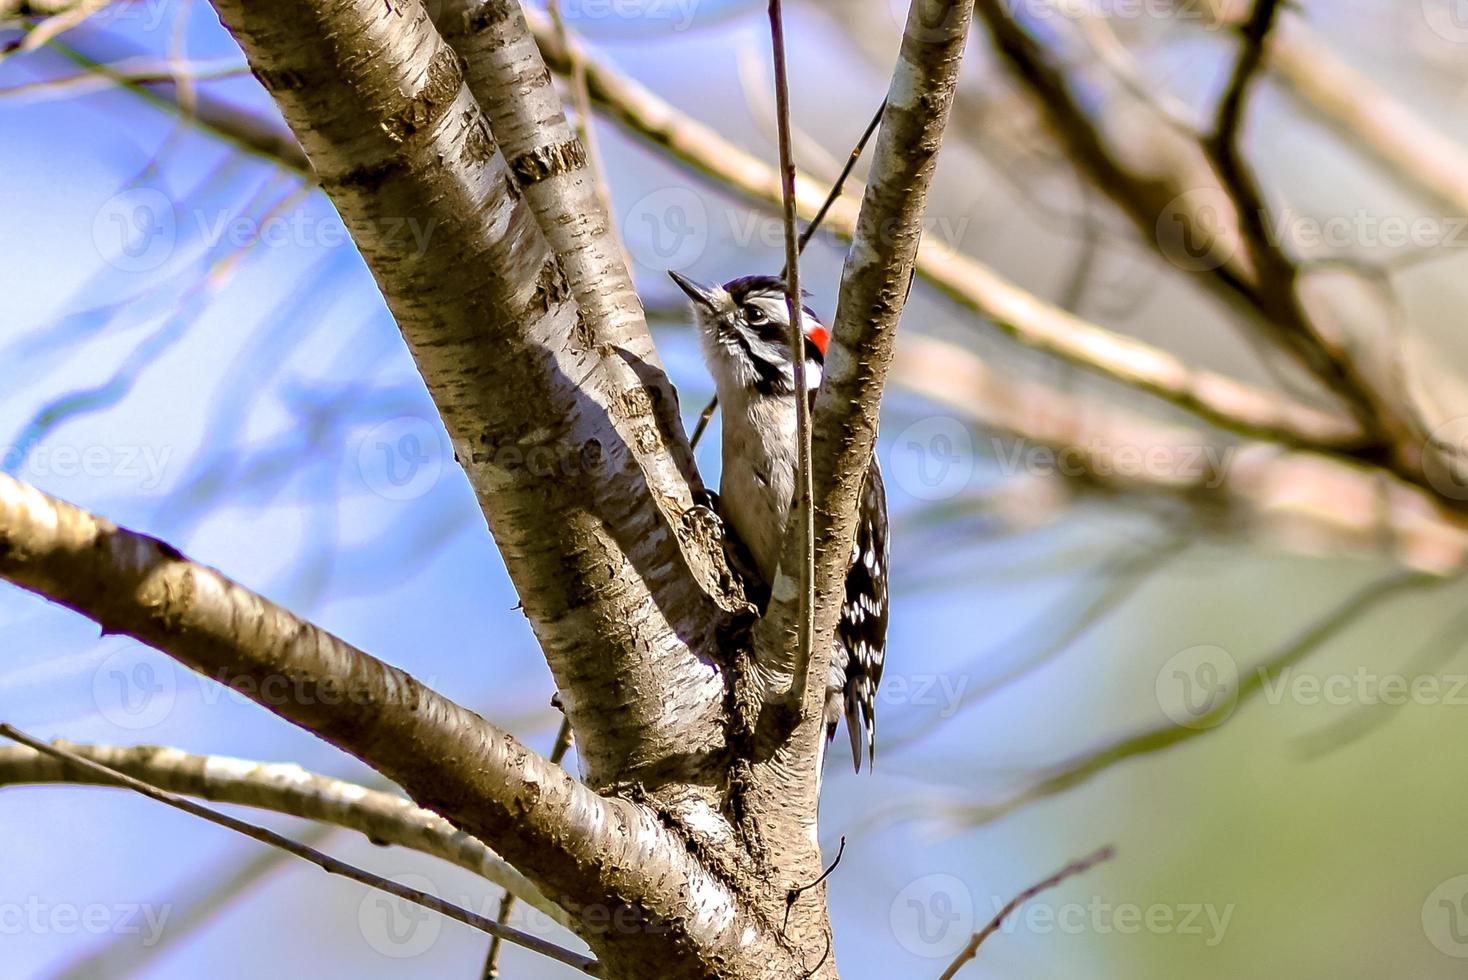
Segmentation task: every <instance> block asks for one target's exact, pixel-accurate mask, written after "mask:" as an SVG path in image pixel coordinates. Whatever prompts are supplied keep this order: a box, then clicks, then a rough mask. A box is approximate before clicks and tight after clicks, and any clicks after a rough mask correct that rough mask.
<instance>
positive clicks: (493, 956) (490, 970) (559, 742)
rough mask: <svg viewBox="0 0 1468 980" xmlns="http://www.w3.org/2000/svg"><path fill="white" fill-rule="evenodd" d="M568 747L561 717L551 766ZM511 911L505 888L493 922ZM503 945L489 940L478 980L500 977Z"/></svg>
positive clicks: (504, 918) (510, 895)
mask: <svg viewBox="0 0 1468 980" xmlns="http://www.w3.org/2000/svg"><path fill="white" fill-rule="evenodd" d="M570 747H571V719H569V718H566V717H562V718H561V727H560V730H559V731H557V732H556V744H555V745H554V746H552V747H551V754H550V761H551V764H552V765H557V766H558V765H560V764H561V760H562V759H564V758H565V757H566V750H567V749H569V748H570ZM513 911H515V893H514V892H512V891H510V890H509V889H508V888H506V889H505V894H504V897H503V898H501V899H500V910H499V913H498V914H497V915H496V916H495V921H496V922H498V923H499V924H500V925H502V926H503V925H506V924H507V923H509V921H510V913H511V912H513ZM503 945H504V941H503V940H502V939H501V938H500V937H499V936H494V937H492V938H491V939H490V940H489V952H488V954H486V955H485V957H484V970H483V971H482V972H481V973H480V980H496V978H497V977H498V976H499V975H500V947H501V946H503Z"/></svg>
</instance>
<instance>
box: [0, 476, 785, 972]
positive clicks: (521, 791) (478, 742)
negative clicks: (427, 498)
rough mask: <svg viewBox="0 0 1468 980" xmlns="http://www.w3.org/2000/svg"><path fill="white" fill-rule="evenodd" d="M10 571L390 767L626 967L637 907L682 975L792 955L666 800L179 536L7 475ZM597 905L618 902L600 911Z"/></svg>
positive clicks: (0, 496) (2, 520)
mask: <svg viewBox="0 0 1468 980" xmlns="http://www.w3.org/2000/svg"><path fill="white" fill-rule="evenodd" d="M0 578H6V579H9V580H10V581H12V582H14V583H16V584H17V585H20V586H22V587H23V588H26V589H28V590H30V591H32V592H36V593H37V594H39V595H42V596H45V597H47V598H49V599H51V600H52V601H55V602H58V603H60V604H62V605H64V606H66V607H68V608H70V609H73V610H75V611H76V612H79V613H81V614H82V615H85V616H87V617H88V618H90V619H93V620H95V621H96V622H97V623H99V624H100V625H101V626H102V629H103V631H104V632H105V633H114V634H122V635H126V636H131V637H133V638H135V639H137V640H140V641H142V642H144V643H146V644H148V645H150V646H153V647H155V648H157V649H159V650H161V651H163V652H164V653H167V654H168V655H169V656H171V657H173V658H174V659H176V660H178V661H180V662H181V663H183V664H185V665H186V666H188V667H190V668H192V669H194V670H196V671H198V672H199V673H202V674H205V675H207V676H210V677H213V678H214V679H216V680H218V681H220V682H221V683H225V684H229V685H231V686H232V687H234V688H236V689H238V690H240V691H242V692H243V693H245V694H247V695H248V696H250V697H251V698H252V699H253V700H255V701H256V702H257V703H259V704H260V705H262V706H263V707H265V708H268V709H269V710H270V711H273V712H274V713H276V714H278V715H280V716H281V717H283V718H285V719H286V720H288V721H291V722H293V723H294V724H297V725H299V726H301V727H303V728H306V729H307V730H309V731H311V732H313V733H315V734H316V735H318V736H320V737H321V738H323V739H325V740H327V741H329V742H331V743H332V744H333V745H336V746H338V747H340V748H342V749H344V750H345V751H347V752H349V753H351V754H352V755H355V756H356V757H357V758H359V759H361V760H362V761H363V762H365V763H367V764H368V765H369V766H372V767H373V768H374V769H376V770H378V771H379V772H381V773H383V774H384V775H385V776H387V777H388V778H389V779H392V780H393V781H395V782H396V783H398V784H399V785H400V786H402V787H403V788H404V789H405V790H406V791H407V792H408V794H409V796H410V797H412V798H413V800H415V801H416V802H417V803H418V804H419V805H420V806H423V807H426V808H428V809H430V810H433V811H435V812H436V813H439V814H441V815H443V816H444V817H445V818H447V819H448V820H449V821H450V822H451V823H453V824H454V826H456V827H458V828H460V829H461V830H463V831H465V832H467V833H469V834H471V835H473V836H475V837H478V838H480V839H481V840H483V841H485V842H486V843H487V844H490V845H491V846H493V847H495V849H496V850H497V851H499V853H500V854H501V855H502V856H503V857H504V858H505V859H506V860H507V861H509V862H510V863H511V864H512V865H514V866H515V867H516V868H519V869H520V870H521V871H522V872H524V873H525V874H526V875H527V876H528V877H529V878H530V879H531V880H532V881H533V882H534V883H535V884H536V886H537V887H538V888H539V889H540V890H541V892H542V893H543V894H546V895H548V896H554V900H555V901H556V902H557V904H560V905H561V906H562V907H563V908H565V909H566V910H567V911H568V912H569V913H570V914H571V917H572V921H573V923H574V924H575V926H576V929H577V933H578V934H579V935H581V936H582V938H583V939H586V941H587V942H588V943H590V944H591V945H592V947H593V949H594V950H595V951H596V952H597V954H598V959H600V960H602V961H603V962H604V963H605V964H607V969H608V971H609V973H610V975H613V976H622V975H631V976H637V975H640V973H639V971H640V970H641V969H643V968H644V967H645V965H646V963H645V960H643V959H641V957H645V956H646V955H647V950H646V948H645V944H640V943H637V942H636V937H637V935H640V934H641V933H640V932H636V931H634V934H630V935H629V934H628V933H626V932H620V931H617V930H612V931H605V930H604V928H603V927H604V926H605V918H604V916H605V915H606V914H610V912H612V911H614V910H623V909H628V910H631V911H633V912H635V914H636V915H637V916H638V917H640V918H639V921H641V922H642V923H643V925H642V929H661V930H664V934H663V935H664V939H665V941H666V943H667V946H666V949H669V950H673V951H674V952H673V953H672V954H669V953H667V952H666V951H665V952H664V953H663V954H662V962H663V969H664V972H665V973H666V975H669V976H703V975H705V973H706V972H707V964H708V963H709V962H710V961H711V960H717V959H719V958H721V957H723V958H728V959H730V960H731V961H732V960H734V959H742V958H743V957H745V956H747V955H749V953H750V950H751V948H760V949H764V954H765V955H767V956H768V958H769V961H770V962H771V963H772V964H781V963H786V962H788V959H787V956H788V954H786V953H785V952H784V951H783V950H782V949H781V948H780V947H778V946H777V945H776V944H775V941H774V939H773V938H771V937H770V936H768V934H767V933H766V932H765V931H764V930H763V929H762V928H761V926H760V925H759V924H758V923H756V922H753V921H751V920H750V919H749V918H747V916H746V915H745V914H744V913H743V912H742V911H741V909H740V906H739V904H738V902H737V901H736V899H735V897H734V896H733V895H732V894H731V893H730V892H729V891H728V890H727V887H726V886H725V884H724V883H723V882H722V881H721V880H719V879H718V878H716V877H715V876H714V875H712V874H711V873H710V872H709V871H707V870H706V869H705V868H704V867H703V866H702V865H701V864H700V863H699V861H698V859H697V857H696V856H695V855H693V854H690V853H689V849H688V846H687V844H686V842H685V841H683V840H682V839H681V838H679V837H677V836H676V835H674V834H673V833H672V832H671V831H670V830H669V829H668V828H667V827H666V826H665V824H664V823H663V821H662V820H661V819H660V818H659V816H658V815H657V814H656V813H654V812H652V811H651V810H650V809H648V808H646V807H644V806H641V805H638V804H634V803H631V802H629V801H627V800H623V799H618V798H607V797H602V796H599V795H597V794H596V793H594V792H592V791H591V790H589V789H588V788H587V787H586V786H584V785H583V784H581V783H579V782H578V781H576V780H575V779H573V778H571V776H569V775H568V774H567V773H566V772H565V770H563V769H561V767H560V766H554V765H551V764H550V763H549V762H548V761H546V760H545V759H544V758H543V757H542V756H539V755H537V754H535V753H534V752H531V751H530V750H529V749H527V748H525V747H524V746H522V745H521V744H520V743H519V742H517V741H516V740H515V739H514V738H513V737H511V736H510V735H508V734H507V733H505V732H503V731H501V730H500V729H498V728H496V727H495V726H494V725H492V724H490V723H489V722H487V721H485V720H484V719H483V718H481V717H479V716H478V715H476V714H474V713H473V712H471V711H469V710H468V709H466V708H463V707H460V706H459V705H457V704H455V703H453V702H452V701H449V700H448V699H446V698H444V697H442V696H441V695H439V694H437V693H436V692H434V691H432V690H430V689H429V688H426V687H424V686H423V685H422V684H420V683H419V682H418V681H416V680H415V679H414V678H412V677H411V676H409V675H408V674H406V673H404V672H403V671H401V670H398V669H396V668H394V667H391V666H389V665H387V664H385V663H382V662H381V661H379V660H376V659H374V658H372V657H370V656H368V655H367V654H366V653H363V652H362V651H361V650H358V649H357V648H355V647H353V646H351V645H349V644H347V643H345V642H344V641H342V640H340V639H338V638H337V637H335V636H332V635H331V634H329V633H327V632H325V631H323V630H321V629H319V628H317V627H315V626H313V625H311V624H310V623H307V622H304V621H302V620H300V619H298V618H297V617H295V616H294V615H292V614H291V613H290V612H289V611H287V610H285V609H283V608H281V607H280V606H278V605H275V604H274V603H271V602H269V601H268V600H266V599H263V598H261V597H260V596H258V595H255V594H253V593H251V592H249V591H248V590H246V589H244V588H243V587H241V586H240V585H238V584H236V583H234V582H232V581H230V580H229V579H227V578H225V577H224V576H222V575H220V574H219V573H218V572H215V571H213V570H211V569H208V568H204V567H202V566H199V565H196V564H193V563H192V562H190V561H188V560H187V559H185V558H184V557H183V556H182V555H180V554H179V553H178V552H177V551H176V550H175V549H173V548H171V547H169V546H168V545H166V544H164V543H162V542H160V541H157V540H156V539H153V538H149V537H146V536H144V535H140V534H136V533H134V532H130V531H127V530H125V529H122V528H119V527H117V526H116V525H114V524H112V523H110V522H108V521H105V520H102V519H100V518H96V517H93V516H92V515H90V514H87V513H85V512H84V511H81V510H79V509H78V508H76V507H73V506H71V505H69V504H64V503H61V502H60V501H56V500H53V499H52V498H49V497H47V496H46V495H44V494H42V493H40V492H39V491H37V490H35V489H33V488H31V487H27V486H26V485H24V484H22V483H19V482H18V481H16V480H14V479H12V478H11V477H9V476H5V475H3V474H0ZM587 908H590V909H592V910H597V909H600V910H604V911H603V912H601V913H599V914H598V915H597V916H592V917H590V918H588V917H587V916H586V915H584V914H582V913H583V910H584V909H587ZM619 940H622V941H620V942H619ZM764 944H768V948H765V945H764ZM660 948H661V947H660Z"/></svg>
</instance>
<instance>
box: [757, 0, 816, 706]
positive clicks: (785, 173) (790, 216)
mask: <svg viewBox="0 0 1468 980" xmlns="http://www.w3.org/2000/svg"><path fill="white" fill-rule="evenodd" d="M769 13H770V40H771V46H772V49H773V52H774V59H775V118H776V121H777V123H778V125H779V132H780V190H781V199H782V204H783V213H784V219H785V307H786V310H787V311H788V313H789V316H790V359H791V364H792V367H793V377H794V382H795V444H796V465H795V505H794V507H792V508H791V512H790V519H789V521H788V522H787V524H786V532H785V533H786V537H787V539H788V538H790V537H795V539H796V541H798V542H799V543H798V545H797V546H796V548H794V549H792V548H790V547H789V546H787V547H786V548H785V553H786V554H787V555H790V554H794V556H795V561H796V579H795V587H796V589H797V590H798V591H797V592H796V612H795V626H796V637H797V639H796V651H795V666H794V673H793V675H792V677H791V686H790V703H791V704H794V705H800V704H803V703H804V702H805V691H806V686H807V681H808V678H809V675H810V670H811V650H812V648H813V647H814V646H815V568H814V566H815V555H816V525H815V513H814V510H813V509H812V507H813V504H812V495H811V462H810V453H811V442H810V440H811V429H810V409H811V400H810V398H809V397H807V395H806V381H805V313H804V309H805V302H804V300H802V299H801V295H800V245H799V244H798V242H797V236H796V231H795V160H794V158H793V156H792V155H791V149H790V83H789V79H788V77H787V73H786V68H785V26H784V23H783V22H782V19H781V15H780V0H770V8H769ZM779 581H780V577H779V575H777V576H776V584H777V586H778V583H779Z"/></svg>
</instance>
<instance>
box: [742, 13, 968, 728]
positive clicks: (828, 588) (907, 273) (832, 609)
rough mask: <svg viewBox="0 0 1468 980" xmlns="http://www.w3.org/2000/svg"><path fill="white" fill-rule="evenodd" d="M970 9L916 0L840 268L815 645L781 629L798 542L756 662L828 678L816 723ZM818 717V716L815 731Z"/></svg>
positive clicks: (769, 674)
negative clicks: (796, 643) (795, 640)
mask: <svg viewBox="0 0 1468 980" xmlns="http://www.w3.org/2000/svg"><path fill="white" fill-rule="evenodd" d="M972 13H973V5H972V0H956V2H955V0H913V3H912V6H911V8H910V9H909V13H908V19H907V26H906V29H905V32H904V36H903V42H902V51H901V54H900V55H899V57H898V61H897V68H896V70H895V71H894V73H893V77H892V84H891V88H890V90H889V92H888V95H887V106H886V109H885V110H884V111H883V115H882V124H881V129H880V130H879V132H878V134H877V144H876V149H875V150H874V151H873V158H872V169H871V177H870V183H869V184H868V185H867V187H866V191H865V194H864V196H863V199H862V205H861V212H860V215H859V218H858V221H857V226H856V235H855V237H854V238H853V240H852V245H851V249H850V251H849V252H848V253H847V257H846V264H845V266H844V268H843V270H842V274H841V292H840V299H839V300H838V302H837V306H836V316H835V320H834V324H833V327H832V331H831V340H830V346H829V348H828V350H827V352H826V364H825V372H824V374H823V377H822V381H821V387H820V391H819V393H818V394H817V396H816V405H815V416H814V423H813V430H812V444H813V446H812V466H813V470H812V488H813V493H814V498H813V500H814V504H815V515H816V522H815V525H816V526H815V533H816V539H815V545H816V546H815V555H816V564H815V569H814V576H815V577H814V586H815V592H816V596H817V597H818V601H817V603H816V625H815V636H816V643H815V650H814V655H813V656H812V657H811V658H810V661H809V663H808V664H805V663H802V662H801V661H800V660H799V659H792V657H791V655H792V652H793V648H792V647H791V645H790V644H789V643H788V641H786V640H784V639H782V638H784V637H785V636H786V633H787V631H788V630H789V629H790V628H791V625H792V624H793V623H794V622H795V620H794V619H793V618H792V617H794V615H795V614H796V610H797V606H796V605H794V604H792V600H795V599H796V598H797V596H798V592H797V589H798V586H796V585H795V583H794V582H793V581H792V580H791V579H790V578H789V575H788V572H785V571H784V569H788V568H790V567H792V566H793V564H794V562H795V561H797V560H798V559H799V552H798V550H797V546H798V545H799V542H798V541H791V540H787V541H786V543H785V550H784V553H783V555H782V561H781V567H782V571H781V572H779V573H777V574H776V576H775V582H774V584H773V587H772V589H771V598H770V605H769V609H768V610H767V611H766V614H765V616H764V618H763V619H762V620H761V621H760V623H759V626H758V627H757V630H756V643H755V655H756V658H757V660H756V665H757V668H758V669H759V670H760V672H761V674H762V679H763V682H764V687H765V689H766V690H767V691H776V692H778V691H782V690H785V689H786V688H788V687H791V686H792V685H793V686H794V687H795V689H799V685H798V683H794V682H793V679H794V677H795V676H796V674H795V673H794V671H797V670H809V671H811V672H813V673H814V676H815V677H816V678H818V679H819V680H820V681H821V682H820V683H817V684H815V685H813V687H814V690H813V691H812V692H810V693H808V694H807V699H806V702H805V705H804V714H805V716H806V717H808V718H812V719H814V720H816V721H818V720H819V719H820V718H821V715H822V713H823V706H824V703H825V684H824V678H825V676H826V668H827V666H828V663H829V658H830V649H829V648H830V643H829V642H828V638H829V637H830V636H831V635H832V630H833V629H834V628H835V623H836V619H837V617H838V615H839V614H840V607H841V591H840V588H841V584H842V582H843V581H844V579H845V574H846V565H847V563H848V561H849V558H850V555H851V542H852V540H853V539H854V537H855V535H856V510H857V501H858V498H859V496H860V494H861V489H862V485H863V482H864V480H865V477H866V474H867V470H868V469H869V467H870V466H871V460H872V452H873V449H874V448H875V445H876V434H877V418H878V414H879V410H880V407H881V398H882V386H883V384H884V382H885V381H886V377H887V370H888V365H889V364H890V363H891V360H892V354H893V351H894V350H895V346H896V340H897V324H898V321H899V320H900V319H901V316H902V309H903V306H904V305H905V304H906V302H907V297H908V292H909V290H910V289H911V286H912V277H913V265H914V261H915V259H916V257H917V251H918V243H919V241H920V239H921V237H922V216H923V212H924V209H925V208H926V206H927V193H928V185H929V184H930V182H931V180H932V175H933V171H934V169H935V168H936V166H937V159H938V150H939V148H940V147H941V145H942V141H943V130H944V127H945V126H946V125H947V122H948V110H949V108H950V107H951V106H952V102H953V93H954V90H955V88H956V86H957V81H958V68H959V65H960V64H961V63H962V58H963V47H964V42H965V40H966V38H967V36H968V25H969V22H970V21H971V20H972ZM819 727H820V726H812V731H815V729H816V728H819ZM817 734H819V735H821V737H824V736H823V734H822V733H819V732H818V733H817Z"/></svg>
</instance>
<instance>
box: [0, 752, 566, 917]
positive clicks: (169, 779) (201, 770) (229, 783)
mask: <svg viewBox="0 0 1468 980" xmlns="http://www.w3.org/2000/svg"><path fill="white" fill-rule="evenodd" d="M56 744H57V745H58V746H59V747H61V748H64V749H66V751H67V752H69V753H71V754H73V755H76V756H80V757H82V758H85V759H88V760H90V761H92V762H95V763H97V764H99V765H101V766H104V767H106V768H107V770H109V771H111V772H121V773H124V774H126V775H129V776H132V777H133V778H135V779H140V780H142V781H143V782H145V783H148V784H149V785H150V786H155V787H157V788H158V789H160V790H164V791H167V792H170V793H177V794H182V795H185V796H193V797H197V798H198V799H201V800H207V801H209V802H212V803H228V804H231V805H233V806H249V807H257V808H259V809H262V810H269V811H271V812H274V813H284V814H289V815H290V816H293V817H299V818H301V819H303V820H312V821H316V822H318V823H320V824H322V825H325V826H334V827H340V828H343V829H345V830H353V831H356V832H357V833H360V834H362V835H363V836H364V837H366V838H367V839H369V840H371V841H373V842H375V843H378V844H384V845H389V844H390V845H393V846H396V847H406V848H410V849H411V850H414V851H418V852H419V853H421V854H428V855H431V856H433V857H436V858H439V859H440V860H443V861H448V862H449V863H451V864H454V865H456V866H458V867H460V868H463V869H464V870H466V871H469V872H471V873H473V874H476V875H479V876H480V877H482V878H484V879H485V880H487V881H491V882H493V883H494V884H496V885H498V886H499V887H501V888H504V889H506V890H507V891H511V892H514V893H516V894H518V895H520V896H521V897H522V898H524V899H525V900H526V901H527V902H528V903H529V904H530V905H532V906H534V907H535V908H536V909H538V910H540V911H541V912H543V913H545V915H547V916H548V917H549V918H551V919H553V920H554V921H556V922H558V923H560V924H561V925H563V926H566V927H567V928H569V927H570V926H571V918H570V916H569V915H567V913H566V911H565V910H564V909H562V908H561V907H560V906H558V905H556V904H555V903H554V902H552V901H550V900H549V899H547V898H546V897H545V896H544V895H542V894H541V892H540V891H539V890H538V889H537V888H536V887H535V886H534V885H533V884H531V883H530V882H529V881H528V880H527V879H526V878H525V876H524V875H522V874H521V873H520V872H519V871H517V870H515V869H514V868H512V867H511V866H510V865H509V864H508V863H506V862H505V861H504V859H503V858H501V857H500V856H499V855H497V854H495V853H494V851H492V850H491V849H490V848H489V847H488V846H487V845H485V843H484V842H483V841H481V840H478V839H477V838H474V837H471V836H469V835H468V834H465V833H464V832H463V831H461V830H459V829H457V828H456V827H454V826H453V825H452V824H450V823H449V822H448V821H447V820H445V819H444V818H443V817H441V816H439V815H438V814H436V813H432V812H430V811H428V810H425V809H423V808H422V807H419V806H415V805H414V804H413V802H412V801H411V800H408V799H405V798H404V797H402V796H400V795H398V794H397V793H392V792H387V791H384V790H379V789H372V788H370V787H367V786H363V785H361V784H359V783H352V782H347V781H345V780H340V779H333V778H331V777H329V776H323V775H320V774H318V773H313V772H308V771H307V770H305V769H303V768H301V767H300V766H297V765H293V764H290V763H266V762H257V761H254V760H250V759H234V758H230V757H228V756H220V755H196V754H193V753H189V752H184V751H182V750H181V749H175V748H168V747H165V746H159V745H132V746H125V747H124V746H114V745H81V744H76V743H71V742H58V743H56ZM95 775H96V774H95V773H94V772H93V771H91V770H82V769H78V768H77V767H75V766H70V765H67V764H64V763H58V762H57V761H56V760H55V759H54V758H52V757H50V756H46V755H41V754H38V753H36V752H34V751H32V750H31V749H28V748H20V747H11V748H3V749H0V786H16V785H25V784H33V783H37V784H38V783H77V782H88V781H92V780H93V778H94V777H95Z"/></svg>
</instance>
